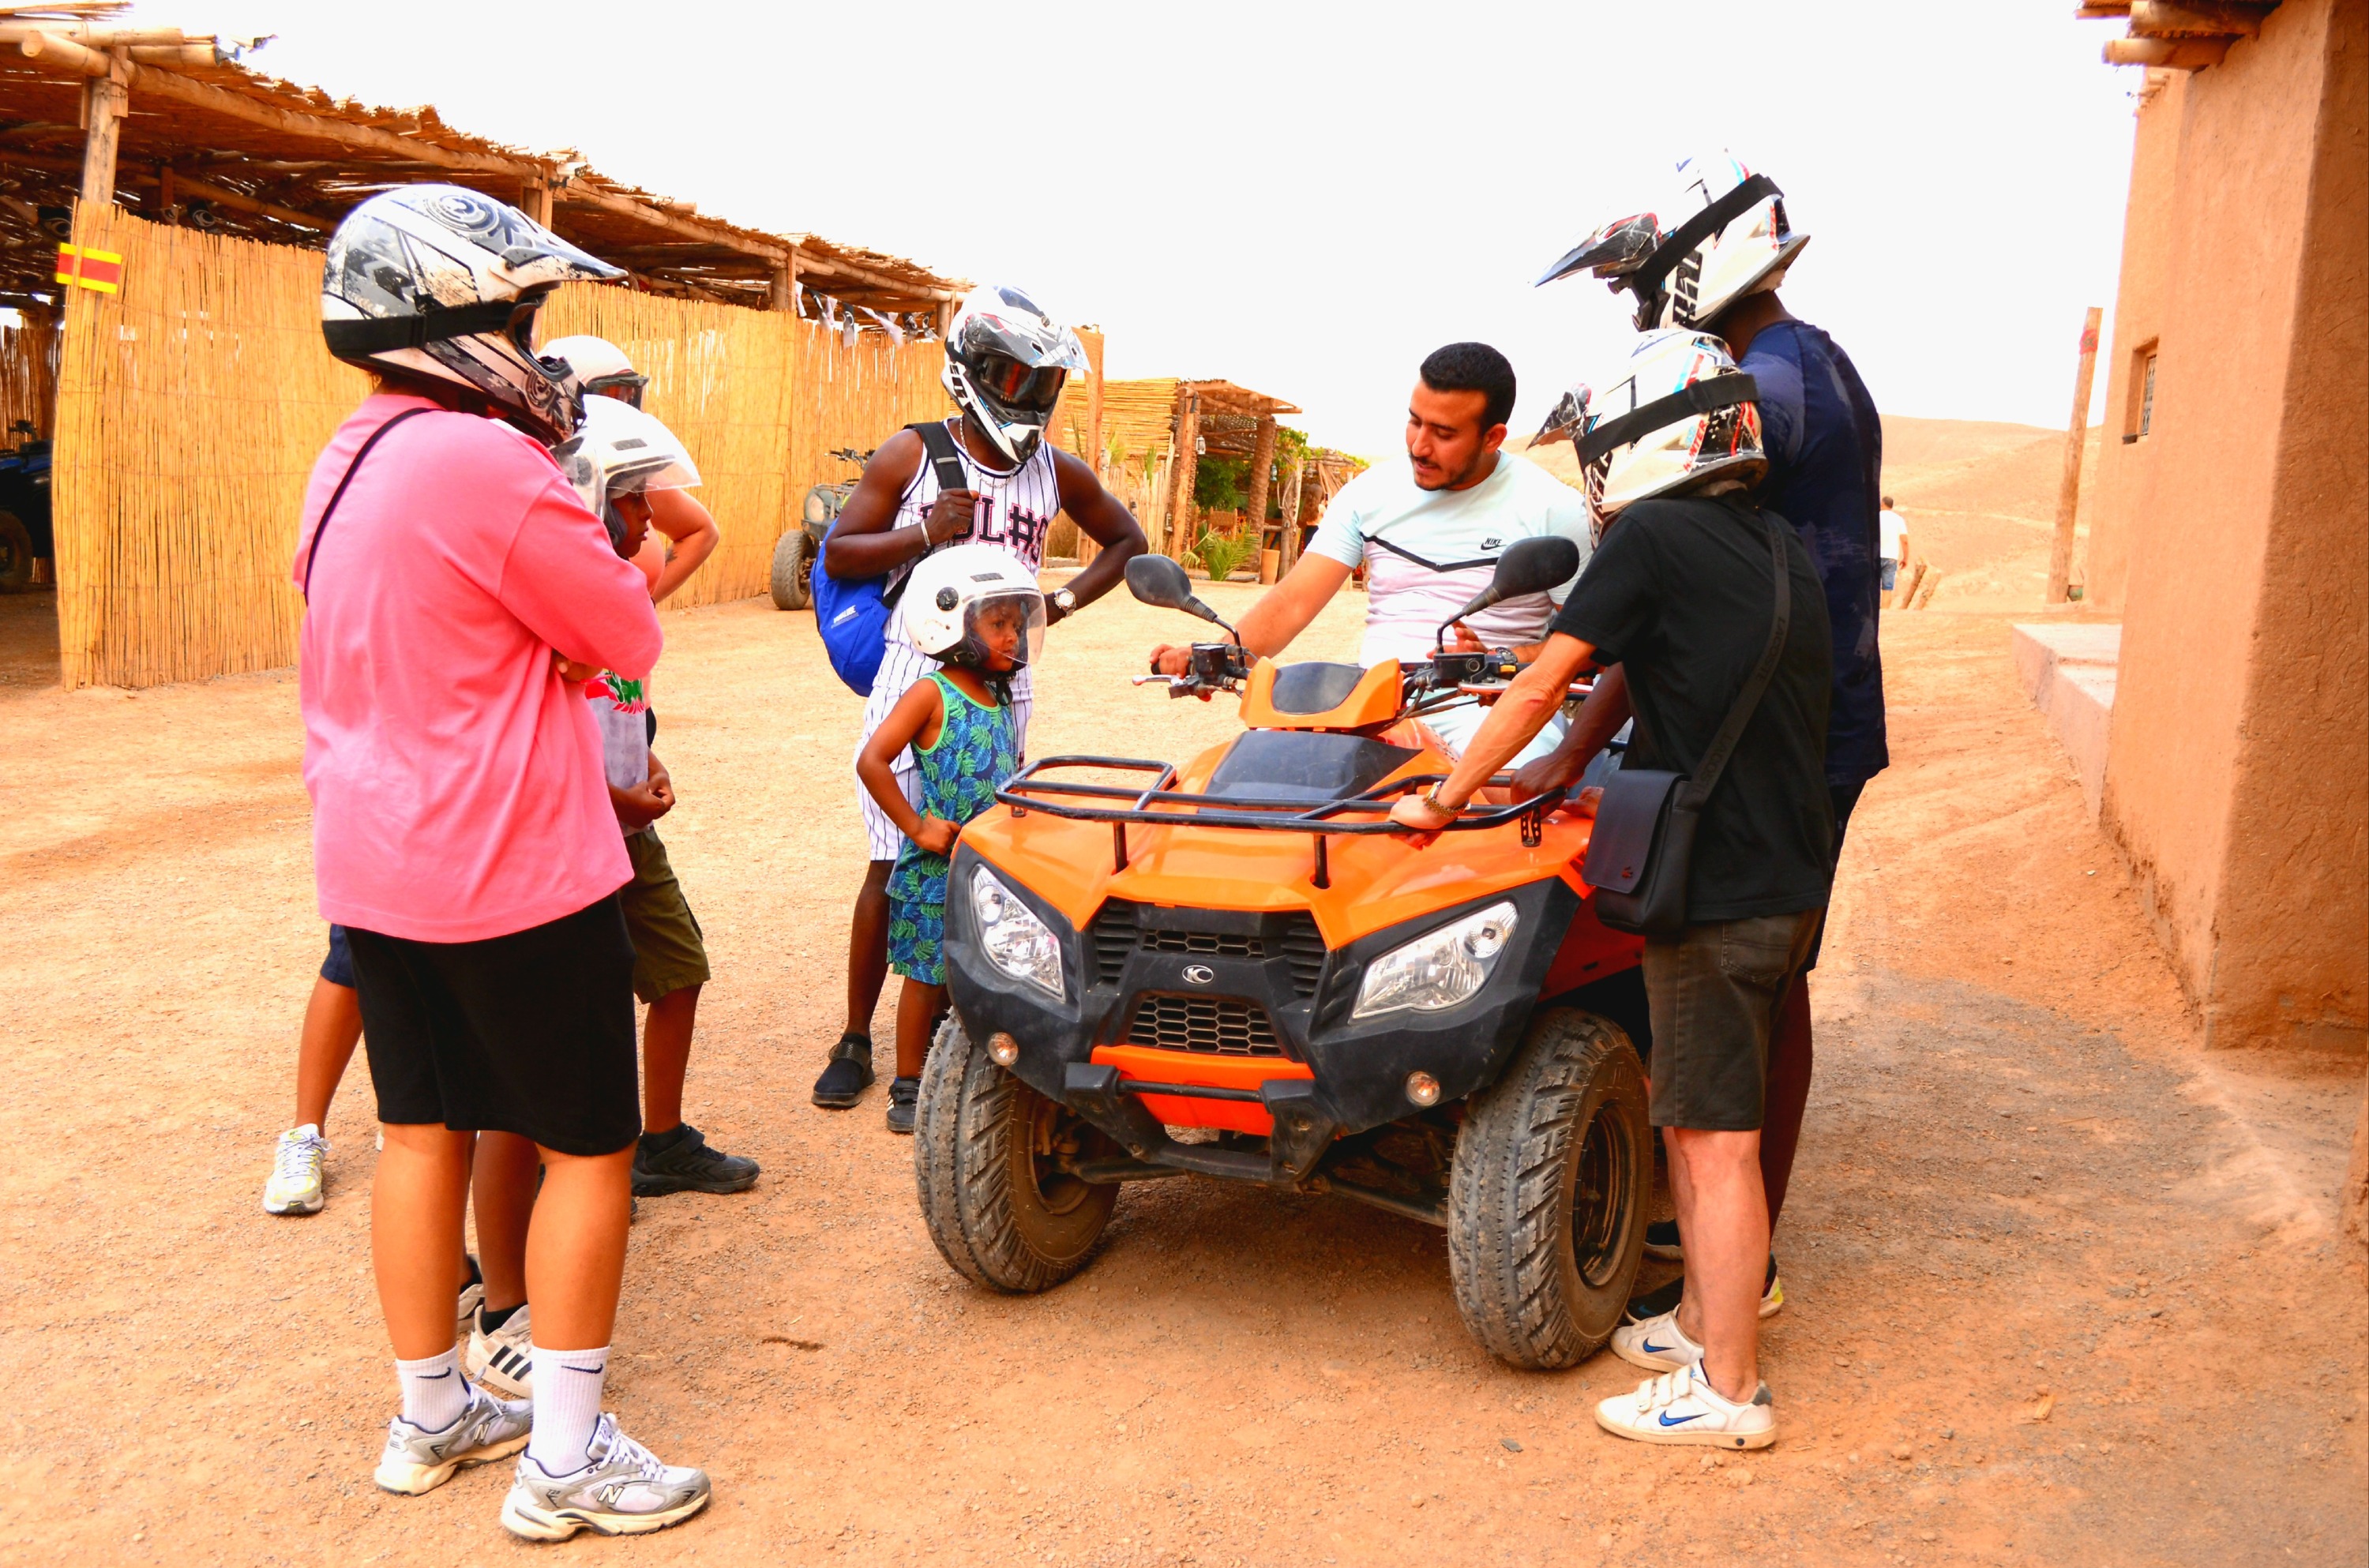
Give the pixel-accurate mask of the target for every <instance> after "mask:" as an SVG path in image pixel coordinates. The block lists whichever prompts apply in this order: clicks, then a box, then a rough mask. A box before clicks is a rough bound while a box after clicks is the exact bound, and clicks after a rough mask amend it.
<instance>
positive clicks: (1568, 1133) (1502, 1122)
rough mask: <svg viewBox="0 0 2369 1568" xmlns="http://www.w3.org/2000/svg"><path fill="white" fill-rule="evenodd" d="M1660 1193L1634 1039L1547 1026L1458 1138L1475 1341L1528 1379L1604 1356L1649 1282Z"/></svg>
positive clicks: (1537, 1029)
mask: <svg viewBox="0 0 2369 1568" xmlns="http://www.w3.org/2000/svg"><path fill="white" fill-rule="evenodd" d="M1653 1191H1654V1154H1653V1134H1652V1129H1651V1128H1650V1127H1648V1126H1647V1124H1646V1118H1645V1078H1644V1073H1643V1070H1642V1069H1641V1068H1640V1067H1639V1066H1638V1063H1637V1053H1636V1051H1635V1050H1634V1049H1633V1048H1632V1047H1631V1045H1630V1043H1629V1036H1627V1035H1625V1034H1623V1033H1622V1032H1621V1031H1620V1029H1619V1026H1618V1025H1616V1024H1612V1023H1610V1022H1608V1020H1606V1019H1603V1018H1599V1017H1597V1016H1596V1014H1594V1013H1582V1012H1580V1011H1578V1010H1577V1009H1575V1008H1556V1009H1553V1010H1551V1011H1550V1012H1546V1013H1539V1015H1538V1016H1537V1017H1536V1018H1534V1019H1533V1020H1531V1023H1530V1029H1529V1036H1528V1039H1526V1040H1525V1041H1524V1042H1523V1045H1522V1049H1521V1051H1520V1053H1519V1054H1518V1055H1516V1057H1515V1059H1514V1060H1513V1063H1512V1065H1510V1066H1509V1067H1508V1068H1507V1069H1506V1070H1505V1076H1504V1077H1502V1078H1500V1079H1499V1080H1498V1081H1497V1082H1495V1083H1493V1084H1492V1085H1491V1086H1490V1087H1489V1088H1487V1089H1485V1090H1483V1091H1482V1093H1478V1094H1475V1095H1474V1096H1473V1097H1472V1098H1471V1101H1470V1102H1468V1104H1466V1107H1465V1114H1464V1126H1463V1127H1462V1129H1461V1130H1460V1131H1459V1133H1458V1135H1457V1139H1456V1159H1455V1169H1454V1173H1453V1175H1452V1176H1451V1178H1450V1181H1449V1185H1448V1273H1449V1275H1450V1276H1452V1277H1453V1278H1454V1280H1455V1284H1456V1306H1457V1310H1458V1311H1459V1312H1460V1313H1462V1314H1463V1318H1464V1325H1465V1327H1467V1328H1469V1329H1471V1331H1472V1336H1473V1337H1474V1338H1475V1339H1478V1340H1479V1341H1480V1342H1481V1343H1482V1345H1483V1346H1485V1347H1486V1348H1487V1349H1488V1351H1489V1352H1490V1354H1491V1355H1493V1356H1497V1357H1499V1358H1500V1359H1502V1360H1505V1361H1508V1362H1511V1363H1512V1364H1513V1365H1515V1366H1516V1367H1526V1368H1558V1367H1573V1366H1576V1365H1578V1364H1579V1363H1580V1362H1581V1361H1583V1360H1585V1358H1586V1357H1588V1356H1592V1355H1594V1354H1595V1353H1596V1350H1597V1349H1598V1348H1599V1347H1600V1346H1601V1345H1603V1344H1604V1342H1605V1341H1606V1340H1607V1339H1609V1338H1610V1337H1611V1335H1612V1330H1613V1328H1614V1327H1615V1326H1616V1325H1617V1324H1619V1322H1620V1313H1621V1310H1622V1309H1623V1308H1624V1307H1626V1306H1627V1305H1628V1302H1629V1290H1630V1287H1631V1285H1633V1284H1634V1283H1635V1282H1636V1278H1637V1264H1638V1260H1639V1259H1640V1258H1641V1257H1642V1255H1643V1253H1644V1247H1645V1210H1646V1205H1647V1203H1648V1202H1649V1201H1650V1199H1651V1198H1652V1196H1653Z"/></svg>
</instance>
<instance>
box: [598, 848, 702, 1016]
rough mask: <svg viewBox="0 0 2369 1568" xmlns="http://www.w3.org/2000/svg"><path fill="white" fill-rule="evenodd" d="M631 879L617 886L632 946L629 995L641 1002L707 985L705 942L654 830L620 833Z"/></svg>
mask: <svg viewBox="0 0 2369 1568" xmlns="http://www.w3.org/2000/svg"><path fill="white" fill-rule="evenodd" d="M625 853H626V854H628V855H630V856H631V857H632V858H633V862H634V879H633V880H632V881H631V882H628V883H626V884H625V885H624V887H620V888H618V889H617V900H618V902H619V903H620V904H622V905H624V911H625V934H626V935H627V936H628V937H630V938H632V939H633V944H634V994H635V996H637V997H640V998H641V999H642V1000H643V1001H657V1000H658V998H660V997H662V996H670V995H672V994H673V993H674V992H676V991H679V990H682V989H683V988H684V987H685V986H700V985H705V984H706V983H707V944H705V943H704V942H703V941H702V940H700V935H699V917H698V916H696V915H694V914H692V912H691V901H690V900H689V899H687V898H684V897H683V896H682V884H681V883H680V882H677V881H676V880H675V879H674V867H673V866H672V865H670V864H668V862H667V853H666V845H664V844H662V843H660V842H659V841H658V830H657V829H656V828H647V829H644V830H642V831H641V832H638V833H629V834H627V835H626V836H625Z"/></svg>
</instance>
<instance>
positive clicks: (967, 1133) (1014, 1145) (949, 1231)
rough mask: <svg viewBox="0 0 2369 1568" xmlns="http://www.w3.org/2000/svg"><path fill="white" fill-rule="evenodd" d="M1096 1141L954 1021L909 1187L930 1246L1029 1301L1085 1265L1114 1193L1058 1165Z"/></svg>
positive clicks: (918, 1130) (920, 1118)
mask: <svg viewBox="0 0 2369 1568" xmlns="http://www.w3.org/2000/svg"><path fill="white" fill-rule="evenodd" d="M1101 1141H1102V1139H1100V1136H1099V1135H1098V1134H1096V1133H1095V1132H1094V1131H1093V1128H1092V1127H1089V1126H1087V1125H1086V1124H1085V1123H1084V1122H1082V1121H1081V1120H1080V1119H1079V1118H1078V1117H1077V1116H1074V1115H1072V1114H1071V1113H1070V1111H1069V1110H1068V1109H1067V1108H1066V1107H1064V1106H1062V1105H1059V1104H1055V1103H1054V1102H1052V1101H1050V1100H1047V1098H1045V1097H1044V1096H1043V1095H1042V1094H1039V1093H1036V1091H1035V1090H1034V1089H1031V1088H1029V1087H1028V1085H1026V1084H1025V1083H1023V1082H1020V1080H1019V1079H1017V1078H1015V1077H1013V1075H1012V1074H1011V1073H1009V1072H1006V1071H1005V1070H1003V1069H1001V1068H1000V1067H998V1066H996V1064H995V1061H994V1059H992V1058H991V1057H990V1056H989V1055H988V1054H987V1048H986V1047H984V1046H978V1045H974V1044H972V1043H971V1040H970V1037H969V1036H967V1034H965V1033H964V1031H963V1026H962V1020H961V1019H959V1018H957V1017H955V1016H954V1015H952V1014H948V1015H947V1017H946V1021H945V1022H944V1024H940V1025H939V1026H938V1038H937V1043H936V1045H935V1046H934V1047H933V1048H932V1050H931V1052H930V1059H929V1062H928V1065H926V1066H925V1067H923V1068H922V1069H921V1104H920V1105H919V1106H918V1107H917V1108H916V1116H915V1120H914V1125H913V1182H914V1185H915V1186H916V1187H918V1188H919V1189H920V1192H921V1218H922V1219H924V1220H925V1221H927V1222H928V1225H929V1227H930V1240H932V1241H933V1242H936V1243H937V1244H938V1251H939V1252H940V1253H944V1255H945V1260H946V1262H948V1263H950V1264H952V1265H954V1266H955V1268H956V1271H957V1272H958V1273H960V1274H962V1275H963V1276H965V1277H966V1278H969V1279H975V1280H977V1281H978V1283H979V1284H981V1285H987V1286H992V1287H993V1288H996V1289H998V1290H1005V1291H1010V1292H1012V1293H1013V1294H1014V1295H1026V1294H1032V1293H1034V1292H1036V1291H1039V1290H1049V1289H1051V1288H1053V1287H1054V1286H1056V1285H1059V1284H1060V1283H1061V1282H1062V1281H1063V1280H1065V1279H1067V1278H1069V1277H1070V1276H1071V1275H1073V1274H1075V1273H1077V1272H1078V1270H1080V1269H1081V1268H1083V1267H1084V1266H1085V1265H1086V1260H1087V1259H1088V1258H1089V1257H1091V1256H1092V1255H1093V1250H1094V1244H1095V1243H1096V1242H1099V1241H1101V1240H1102V1235H1103V1229H1104V1226H1106V1225H1108V1224H1109V1223H1110V1217H1111V1209H1112V1207H1113V1206H1114V1205H1116V1203H1117V1201H1118V1186H1117V1185H1116V1183H1109V1182H1081V1181H1080V1180H1079V1179H1078V1178H1077V1177H1075V1176H1072V1175H1069V1174H1067V1173H1064V1172H1063V1171H1062V1170H1061V1169H1060V1166H1059V1161H1060V1160H1061V1158H1062V1157H1063V1156H1064V1154H1068V1155H1070V1156H1072V1157H1074V1155H1075V1154H1076V1153H1078V1152H1080V1151H1081V1150H1085V1151H1088V1152H1098V1151H1099V1144H1100V1143H1101ZM1090 1145H1092V1146H1094V1147H1093V1148H1092V1149H1090V1148H1089V1147H1088V1146H1090Z"/></svg>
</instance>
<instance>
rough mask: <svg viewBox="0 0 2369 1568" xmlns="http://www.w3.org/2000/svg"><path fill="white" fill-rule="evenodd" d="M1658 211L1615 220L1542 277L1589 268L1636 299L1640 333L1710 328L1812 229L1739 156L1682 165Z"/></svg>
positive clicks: (1775, 276)
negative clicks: (1802, 230) (1803, 227)
mask: <svg viewBox="0 0 2369 1568" xmlns="http://www.w3.org/2000/svg"><path fill="white" fill-rule="evenodd" d="M1666 205H1667V210H1666V211H1664V212H1638V213H1635V214H1632V215H1631V216H1629V217H1626V218H1616V219H1614V220H1613V221H1612V222H1611V223H1606V224H1605V225H1603V226H1602V227H1601V228H1598V229H1597V230H1596V232H1595V233H1593V234H1591V235H1588V236H1587V237H1586V238H1585V239H1583V240H1581V241H1580V242H1579V244H1577V245H1575V246H1573V247H1572V248H1571V249H1570V250H1569V251H1567V252H1566V253H1564V255H1563V256H1562V258H1560V259H1559V260H1557V261H1556V262H1555V264H1554V265H1553V266H1551V267H1550V268H1548V269H1546V271H1545V272H1544V273H1543V274H1542V275H1540V277H1539V283H1540V284H1546V283H1551V282H1553V281H1554V280H1556V279H1558V278H1568V277H1570V276H1571V275H1572V274H1573V273H1574V272H1578V271H1582V270H1585V271H1588V272H1592V273H1594V274H1595V275H1596V277H1598V278H1601V279H1603V280H1605V282H1606V284H1607V285H1608V287H1610V288H1611V289H1612V290H1613V292H1616V293H1617V292H1619V291H1620V290H1622V289H1627V290H1628V291H1630V292H1631V293H1633V294H1635V295H1636V296H1637V330H1639V331H1640V332H1651V331H1653V330H1654V329H1655V328H1657V327H1665V326H1685V327H1693V326H1706V325H1708V324H1710V323H1711V322H1713V321H1716V320H1718V319H1719V315H1720V313H1721V312H1722V311H1724V310H1726V309H1727V307H1728V306H1730V305H1732V304H1734V303H1735V302H1736V301H1738V300H1740V299H1742V298H1744V297H1745V295H1747V294H1755V293H1758V292H1762V291H1763V290H1767V289H1773V288H1775V287H1777V286H1778V284H1780V282H1782V281H1783V280H1784V278H1785V273H1786V270H1787V269H1789V268H1791V266H1792V265H1793V258H1794V257H1795V256H1797V255H1799V254H1800V252H1801V249H1802V246H1805V245H1807V244H1809V243H1810V236H1809V235H1803V234H1796V233H1794V232H1793V229H1792V227H1791V224H1790V223H1787V221H1786V218H1785V193H1784V192H1783V191H1782V190H1780V189H1778V188H1777V182H1776V181H1775V180H1773V179H1770V178H1769V177H1768V176H1767V175H1765V174H1754V173H1753V172H1752V171H1751V170H1750V169H1748V168H1746V167H1745V166H1744V165H1743V163H1742V162H1741V161H1739V160H1738V159H1737V158H1736V157H1735V156H1734V155H1732V154H1729V153H1724V152H1722V153H1714V154H1711V155H1707V156H1700V157H1689V158H1687V159H1684V160H1682V161H1681V162H1680V163H1679V165H1678V189H1677V194H1676V195H1675V196H1674V197H1673V198H1672V199H1671V200H1670V201H1669V202H1668V203H1667V204H1666Z"/></svg>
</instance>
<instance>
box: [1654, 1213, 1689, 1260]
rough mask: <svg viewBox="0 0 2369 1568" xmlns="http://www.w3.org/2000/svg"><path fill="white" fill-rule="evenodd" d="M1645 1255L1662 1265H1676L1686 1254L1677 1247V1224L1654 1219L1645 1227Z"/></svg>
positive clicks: (1671, 1220) (1666, 1220) (1673, 1220)
mask: <svg viewBox="0 0 2369 1568" xmlns="http://www.w3.org/2000/svg"><path fill="white" fill-rule="evenodd" d="M1645 1255H1646V1256H1647V1257H1649V1258H1659V1259H1661V1260H1662V1261H1663V1262H1664V1263H1677V1262H1678V1261H1679V1260H1680V1259H1682V1258H1684V1257H1685V1256H1686V1255H1687V1254H1686V1253H1684V1252H1683V1251H1681V1250H1680V1249H1679V1246H1678V1222H1677V1220H1675V1219H1656V1220H1654V1222H1653V1223H1652V1224H1651V1225H1648V1226H1646V1227H1645Z"/></svg>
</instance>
